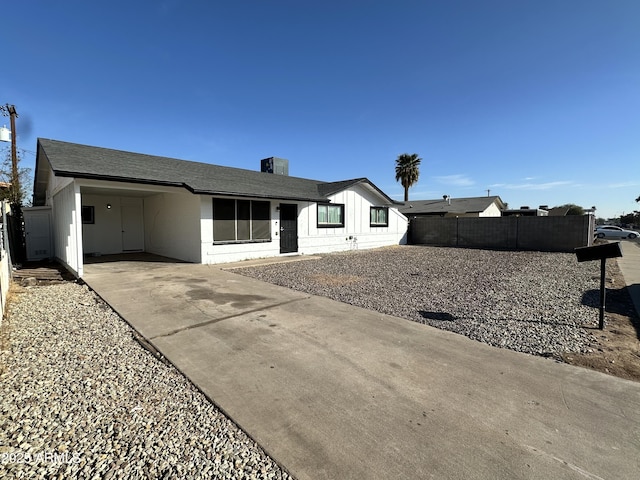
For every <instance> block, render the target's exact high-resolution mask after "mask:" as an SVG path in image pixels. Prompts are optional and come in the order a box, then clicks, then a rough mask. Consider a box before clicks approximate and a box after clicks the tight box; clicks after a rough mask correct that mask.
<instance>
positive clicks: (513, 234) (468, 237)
mask: <svg viewBox="0 0 640 480" xmlns="http://www.w3.org/2000/svg"><path fill="white" fill-rule="evenodd" d="M594 228H595V220H594V217H593V216H592V215H574V216H566V217H485V218H469V217H461V218H455V217H444V218H443V217H413V218H410V222H409V231H410V236H409V239H410V243H411V244H413V245H441V246H450V247H468V248H490V249H499V250H539V251H550V252H573V250H574V249H575V248H576V247H583V246H587V245H591V244H592V243H593V231H594Z"/></svg>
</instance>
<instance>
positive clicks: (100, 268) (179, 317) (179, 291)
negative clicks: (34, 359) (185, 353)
mask: <svg viewBox="0 0 640 480" xmlns="http://www.w3.org/2000/svg"><path fill="white" fill-rule="evenodd" d="M85 271H86V273H85V276H84V278H83V279H84V280H85V281H86V282H87V283H88V284H89V285H90V286H91V288H93V289H94V290H95V291H96V292H98V294H99V295H100V296H101V297H102V298H103V299H104V300H105V301H106V302H107V303H109V304H110V305H111V306H112V307H113V309H114V310H115V311H116V312H118V314H119V315H121V316H122V317H123V318H126V319H127V320H129V319H130V318H135V319H136V320H135V322H132V324H133V325H134V326H135V328H136V329H137V330H138V332H140V333H141V334H142V335H143V336H144V337H146V338H153V337H156V336H158V335H167V334H170V333H172V332H176V331H180V330H182V329H185V328H193V327H194V326H197V325H201V324H203V323H209V322H215V321H219V320H221V319H224V318H227V317H229V316H234V315H238V314H239V313H241V312H246V311H253V310H261V309H265V308H269V307H272V306H273V305H277V304H280V303H282V302H287V301H290V300H292V299H298V298H301V297H305V295H304V294H301V293H298V292H294V291H293V290H288V289H278V290H277V291H274V290H275V288H274V286H273V285H270V284H268V283H262V282H260V284H259V285H257V286H256V287H255V289H254V290H250V291H248V290H247V289H246V285H245V284H244V282H242V281H240V280H242V277H240V276H238V275H236V274H233V273H229V272H224V271H222V270H220V269H219V268H217V267H213V266H210V265H193V264H186V263H176V264H168V263H154V262H139V263H138V262H122V263H119V262H113V263H104V264H95V265H87V266H85Z"/></svg>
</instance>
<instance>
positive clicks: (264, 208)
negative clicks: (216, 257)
mask: <svg viewBox="0 0 640 480" xmlns="http://www.w3.org/2000/svg"><path fill="white" fill-rule="evenodd" d="M270 240H271V204H270V203H269V202H259V201H254V200H232V199H226V198H214V199H213V241H214V242H261V241H270Z"/></svg>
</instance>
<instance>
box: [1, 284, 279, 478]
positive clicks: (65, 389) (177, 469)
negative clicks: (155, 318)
mask: <svg viewBox="0 0 640 480" xmlns="http://www.w3.org/2000/svg"><path fill="white" fill-rule="evenodd" d="M2 327H3V329H4V332H3V339H2V348H3V351H2V353H1V357H0V478H25V479H26V478H28V479H36V478H43V479H44V478H47V479H49V478H60V479H63V478H64V479H70V478H82V479H92V478H101V479H109V478H114V479H115V478H122V479H132V478H154V479H156V478H223V479H231V478H233V479H242V478H248V479H254V478H255V479H258V478H259V479H263V478H264V479H267V478H268V479H289V478H291V477H289V475H288V474H286V473H285V472H283V471H282V470H281V469H280V467H279V466H278V465H277V464H275V463H274V462H273V461H272V460H271V459H270V458H269V457H268V456H267V455H266V454H265V453H264V451H263V450H262V449H261V448H260V447H258V446H257V444H256V443H255V442H253V441H252V440H251V439H250V438H248V437H247V435H245V434H244V432H242V431H241V430H240V429H239V428H238V427H237V426H236V425H235V424H234V423H233V422H231V421H230V420H229V419H228V418H227V417H225V416H224V415H223V414H222V413H221V412H220V411H219V410H218V409H216V408H215V407H214V406H213V405H212V404H211V403H210V402H209V401H208V400H207V399H206V398H205V397H204V395H202V394H201V393H200V392H199V391H198V390H197V389H196V388H195V387H194V386H193V385H192V384H191V383H190V382H189V381H187V380H186V379H185V378H184V377H183V376H182V375H181V374H180V373H178V372H177V371H176V370H175V369H174V368H173V367H171V366H167V365H165V364H164V363H162V362H160V361H158V360H157V359H155V358H154V357H153V356H152V355H151V354H150V353H149V352H147V351H146V350H144V349H143V348H142V347H141V346H140V345H139V344H138V343H137V342H136V341H135V340H134V339H133V337H132V330H131V329H130V328H129V326H128V325H127V324H126V323H125V322H124V321H122V319H120V318H119V317H118V316H117V315H116V314H115V313H113V311H112V310H111V309H110V308H109V307H108V306H107V305H106V304H104V303H103V302H102V301H101V300H100V299H99V298H98V297H96V296H95V295H94V294H93V293H92V292H91V291H89V290H88V289H87V288H86V287H84V286H81V285H78V284H75V283H73V282H67V283H64V284H57V285H51V286H37V287H28V288H25V289H23V293H19V294H17V295H16V294H14V297H13V300H12V302H11V304H10V307H9V316H8V320H5V322H4V324H3V326H2Z"/></svg>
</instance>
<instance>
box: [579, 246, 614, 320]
mask: <svg viewBox="0 0 640 480" xmlns="http://www.w3.org/2000/svg"><path fill="white" fill-rule="evenodd" d="M575 252H576V257H577V258H578V262H588V261H590V260H600V321H599V325H598V327H599V328H600V330H604V310H605V297H606V288H605V278H604V273H605V269H606V263H607V258H616V257H621V256H622V249H621V248H620V242H615V243H603V244H602V245H594V246H592V247H578V248H576V249H575Z"/></svg>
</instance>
